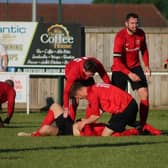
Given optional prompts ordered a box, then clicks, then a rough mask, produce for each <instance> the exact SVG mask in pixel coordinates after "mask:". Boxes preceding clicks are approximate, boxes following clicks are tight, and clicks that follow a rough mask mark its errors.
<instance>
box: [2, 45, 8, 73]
mask: <svg viewBox="0 0 168 168" xmlns="http://www.w3.org/2000/svg"><path fill="white" fill-rule="evenodd" d="M7 66H8V54H7V51H6V50H5V48H4V46H3V45H1V44H0V72H5V71H6V70H7Z"/></svg>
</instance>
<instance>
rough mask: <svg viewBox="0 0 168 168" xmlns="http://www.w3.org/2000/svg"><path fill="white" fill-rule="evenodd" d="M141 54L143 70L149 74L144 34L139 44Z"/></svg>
mask: <svg viewBox="0 0 168 168" xmlns="http://www.w3.org/2000/svg"><path fill="white" fill-rule="evenodd" d="M141 54H142V60H143V63H144V72H145V73H146V74H148V75H149V76H151V70H150V67H149V52H148V49H147V44H146V38H145V34H144V41H143V43H142V45H141Z"/></svg>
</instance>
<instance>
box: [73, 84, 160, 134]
mask: <svg viewBox="0 0 168 168" xmlns="http://www.w3.org/2000/svg"><path fill="white" fill-rule="evenodd" d="M70 95H71V97H75V98H76V99H79V100H80V99H86V100H87V101H88V107H87V110H86V118H85V119H83V120H82V121H80V122H79V123H78V127H79V130H82V129H83V128H84V127H85V125H87V124H91V123H94V122H96V121H97V120H98V119H99V118H100V116H101V111H103V112H108V113H110V114H111V115H112V117H111V118H110V120H109V122H108V124H107V126H106V127H105V129H104V130H103V132H102V136H111V135H112V133H114V132H123V131H124V130H125V127H126V126H127V125H128V126H133V127H137V129H138V130H139V131H140V133H144V132H146V131H147V132H148V133H149V134H152V135H160V134H161V132H160V131H159V130H157V129H155V128H153V127H152V126H151V125H149V124H145V125H144V126H143V127H141V125H140V123H139V124H138V125H137V122H136V116H137V111H138V105H137V103H136V101H135V100H134V99H133V97H132V96H131V95H130V94H128V93H127V92H125V91H123V90H121V89H119V88H118V87H116V86H113V85H110V84H95V85H92V86H84V85H82V83H80V82H76V83H74V84H73V86H72V88H71V92H70ZM100 110H101V111H100Z"/></svg>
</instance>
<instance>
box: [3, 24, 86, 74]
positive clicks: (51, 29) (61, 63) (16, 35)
mask: <svg viewBox="0 0 168 168" xmlns="http://www.w3.org/2000/svg"><path fill="white" fill-rule="evenodd" d="M83 36H84V31H83V29H82V28H81V25H80V24H57V23H55V24H53V23H38V22H0V43H1V44H2V45H4V46H5V47H6V49H7V52H8V55H9V68H8V71H10V72H27V73H29V74H44V73H55V74H58V75H64V67H65V65H66V64H67V62H69V61H70V60H71V59H74V58H77V57H81V56H84V53H82V52H83V51H84V49H83V48H84V42H83V39H84V37H83Z"/></svg>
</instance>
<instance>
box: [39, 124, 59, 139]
mask: <svg viewBox="0 0 168 168" xmlns="http://www.w3.org/2000/svg"><path fill="white" fill-rule="evenodd" d="M39 132H40V134H41V136H56V135H58V133H59V129H58V127H55V126H52V125H44V126H43V127H41V128H40V130H39Z"/></svg>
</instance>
